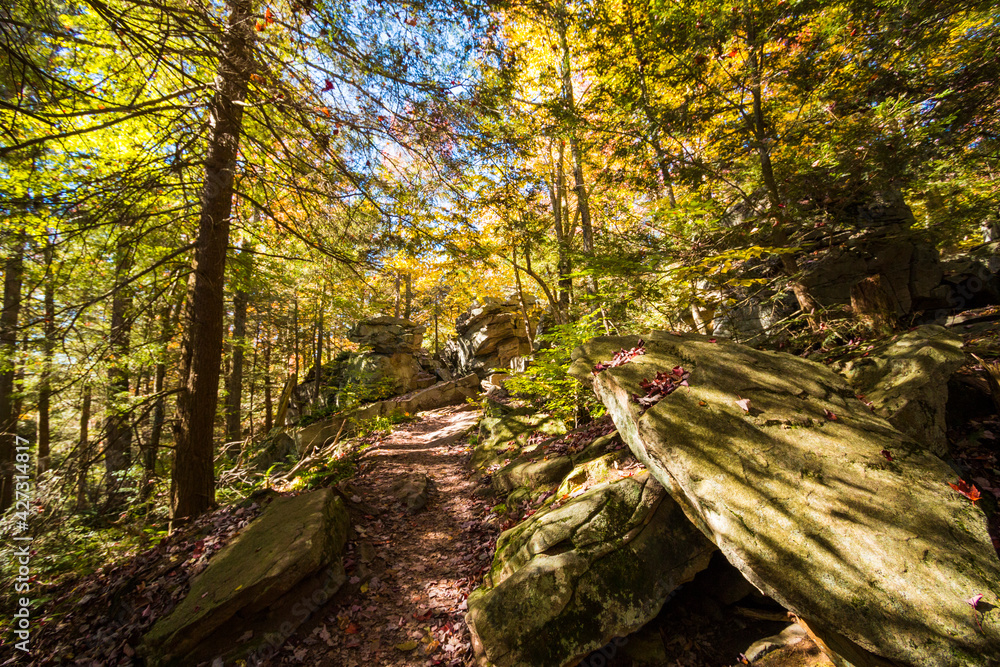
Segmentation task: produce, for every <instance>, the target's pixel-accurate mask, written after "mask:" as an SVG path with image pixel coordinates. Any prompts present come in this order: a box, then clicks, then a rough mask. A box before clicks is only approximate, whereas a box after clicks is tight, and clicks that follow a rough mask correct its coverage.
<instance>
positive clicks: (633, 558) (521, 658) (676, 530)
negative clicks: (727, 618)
mask: <svg viewBox="0 0 1000 667" xmlns="http://www.w3.org/2000/svg"><path fill="white" fill-rule="evenodd" d="M712 551H714V547H713V546H712V545H711V544H709V543H708V541H707V540H705V539H704V538H703V537H702V536H701V535H700V534H699V533H698V531H697V530H695V529H694V528H693V527H692V526H691V525H690V523H689V522H688V521H687V520H686V519H685V518H684V515H683V512H682V511H681V509H680V507H679V506H677V504H676V503H674V502H673V501H671V500H670V498H669V497H667V496H666V494H665V493H664V492H663V489H662V487H660V485H659V484H657V483H656V481H655V480H653V479H652V478H651V477H650V476H649V475H648V473H645V472H643V473H641V474H639V475H636V476H635V477H626V478H623V479H619V480H617V481H615V482H611V483H605V484H602V485H600V486H598V487H595V488H593V489H591V490H590V491H588V492H587V493H585V494H583V495H581V496H579V497H577V498H575V499H573V500H572V501H571V502H569V503H567V504H566V505H564V506H562V507H558V508H549V509H546V510H541V511H539V512H538V513H537V514H535V515H533V516H532V517H531V518H530V519H528V520H527V521H525V522H524V523H522V524H520V525H518V526H517V527H515V528H513V529H511V530H509V531H507V532H506V533H504V534H503V535H501V536H500V540H499V541H498V543H497V552H496V556H495V557H494V561H493V567H492V569H491V571H490V575H489V577H488V583H487V585H486V586H484V587H483V588H481V589H479V590H477V591H475V592H474V593H473V594H472V595H471V596H469V613H468V614H467V616H466V621H467V622H468V624H469V628H470V630H471V632H472V637H473V645H474V646H475V647H476V651H477V653H478V654H479V655H481V656H482V657H484V658H485V659H486V660H487V661H488V662H489V663H490V664H493V665H496V666H497V667H507V666H513V665H531V666H532V667H549V666H552V667H560V666H562V665H571V664H574V662H575V661H579V660H580V659H581V658H583V657H584V656H586V655H587V654H589V653H590V652H591V651H593V650H595V649H598V648H600V647H602V646H604V645H605V644H606V643H607V642H608V640H609V639H611V638H612V637H616V636H622V635H625V634H628V633H629V632H633V631H635V630H637V629H639V628H640V627H641V626H643V625H644V624H645V623H647V622H648V621H649V620H650V619H652V618H653V617H654V616H656V614H657V613H658V612H659V610H660V608H661V607H662V605H663V603H664V601H665V600H666V599H667V596H668V594H669V593H670V592H671V591H672V590H673V589H674V588H676V587H677V586H678V585H680V584H682V583H684V582H687V581H690V580H691V579H692V578H693V577H694V575H695V574H696V573H697V572H698V571H699V570H701V569H702V568H703V567H704V566H705V565H706V564H707V562H708V560H709V558H710V557H711V553H712Z"/></svg>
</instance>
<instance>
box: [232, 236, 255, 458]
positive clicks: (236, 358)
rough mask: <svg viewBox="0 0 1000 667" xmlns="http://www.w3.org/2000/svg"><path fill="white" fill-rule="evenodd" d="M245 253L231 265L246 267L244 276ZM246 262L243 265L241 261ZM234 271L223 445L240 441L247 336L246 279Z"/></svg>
mask: <svg viewBox="0 0 1000 667" xmlns="http://www.w3.org/2000/svg"><path fill="white" fill-rule="evenodd" d="M245 255H246V251H245V250H241V251H240V261H239V262H236V263H234V269H236V267H239V269H243V268H244V266H243V265H244V264H246V269H247V273H249V271H250V267H249V260H246V257H245ZM244 260H246V261H244ZM239 269H236V270H234V271H233V283H234V284H235V285H236V287H235V289H234V292H233V336H232V338H231V339H230V343H229V346H230V350H231V352H230V357H229V358H230V370H229V378H228V381H227V383H226V442H235V441H237V440H242V439H243V435H242V429H240V424H241V422H242V419H241V417H242V415H241V408H242V405H243V356H244V353H243V349H244V346H245V345H246V335H247V293H246V289H244V285H245V284H246V280H247V279H249V275H247V276H242V275H240V273H241V271H240V270H239Z"/></svg>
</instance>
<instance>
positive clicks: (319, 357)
mask: <svg viewBox="0 0 1000 667" xmlns="http://www.w3.org/2000/svg"><path fill="white" fill-rule="evenodd" d="M323 296H325V286H324V295H323ZM323 296H321V297H320V301H319V319H318V320H316V358H315V366H314V368H315V369H316V377H315V378H314V382H315V383H316V403H315V409H316V410H319V409H320V408H321V407H322V403H321V400H322V396H321V393H322V391H323Z"/></svg>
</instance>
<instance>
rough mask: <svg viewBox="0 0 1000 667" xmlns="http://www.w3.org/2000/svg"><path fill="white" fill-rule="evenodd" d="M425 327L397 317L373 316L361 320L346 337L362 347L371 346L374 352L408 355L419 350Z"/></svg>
mask: <svg viewBox="0 0 1000 667" xmlns="http://www.w3.org/2000/svg"><path fill="white" fill-rule="evenodd" d="M426 330H427V327H425V326H423V325H422V324H414V323H413V322H410V321H409V320H404V319H401V318H398V317H388V316H385V317H374V318H371V319H367V320H361V321H360V322H358V323H357V324H356V325H354V327H353V328H352V329H351V330H350V332H348V334H347V338H348V340H350V341H353V342H355V343H358V344H359V345H361V346H363V347H371V348H372V350H373V351H374V352H375V354H387V355H391V354H396V353H397V352H405V353H407V354H410V355H414V354H417V353H418V352H420V347H421V345H422V344H423V342H424V332H425V331H426Z"/></svg>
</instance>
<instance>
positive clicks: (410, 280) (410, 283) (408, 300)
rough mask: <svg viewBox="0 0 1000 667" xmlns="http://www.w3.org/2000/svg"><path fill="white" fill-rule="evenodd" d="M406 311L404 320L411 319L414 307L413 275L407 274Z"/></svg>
mask: <svg viewBox="0 0 1000 667" xmlns="http://www.w3.org/2000/svg"><path fill="white" fill-rule="evenodd" d="M404 282H405V283H406V309H405V310H404V311H403V319H404V320H409V319H410V308H411V306H412V305H413V274H412V273H409V272H407V274H406V279H405V281H404Z"/></svg>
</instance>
